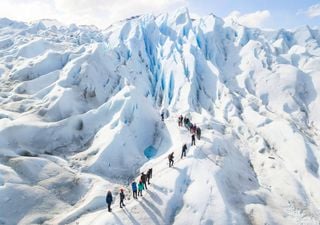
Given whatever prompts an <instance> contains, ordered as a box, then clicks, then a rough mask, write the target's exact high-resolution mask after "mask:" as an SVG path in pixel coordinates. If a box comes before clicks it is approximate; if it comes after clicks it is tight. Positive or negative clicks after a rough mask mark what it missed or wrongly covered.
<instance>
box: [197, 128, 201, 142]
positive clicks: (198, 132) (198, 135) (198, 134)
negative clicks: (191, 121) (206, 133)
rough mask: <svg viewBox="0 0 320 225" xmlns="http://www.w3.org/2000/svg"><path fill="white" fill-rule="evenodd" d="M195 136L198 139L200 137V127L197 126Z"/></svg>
mask: <svg viewBox="0 0 320 225" xmlns="http://www.w3.org/2000/svg"><path fill="white" fill-rule="evenodd" d="M197 138H198V140H200V138H201V129H200V127H197Z"/></svg>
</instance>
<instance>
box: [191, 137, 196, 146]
mask: <svg viewBox="0 0 320 225" xmlns="http://www.w3.org/2000/svg"><path fill="white" fill-rule="evenodd" d="M192 145H196V137H195V134H192V135H191V146H192Z"/></svg>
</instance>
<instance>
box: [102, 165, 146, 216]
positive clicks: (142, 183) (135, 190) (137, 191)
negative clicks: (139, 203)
mask: <svg viewBox="0 0 320 225" xmlns="http://www.w3.org/2000/svg"><path fill="white" fill-rule="evenodd" d="M151 178H152V168H150V169H148V171H147V173H144V172H142V173H141V176H140V180H139V182H138V184H137V182H136V181H132V183H131V189H132V197H133V198H134V199H138V196H141V197H142V191H143V190H144V189H146V190H148V187H147V184H148V185H149V184H150V179H151ZM124 200H125V194H124V191H123V189H122V188H121V189H120V208H122V207H124V206H126V205H125V204H124ZM112 201H113V197H112V193H111V191H108V192H107V196H106V202H107V205H108V211H109V212H111V211H112V209H111V203H112Z"/></svg>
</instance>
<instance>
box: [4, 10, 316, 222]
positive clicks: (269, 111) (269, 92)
mask: <svg viewBox="0 0 320 225" xmlns="http://www.w3.org/2000/svg"><path fill="white" fill-rule="evenodd" d="M319 43H320V30H318V29H315V28H310V27H308V26H303V27H300V28H298V29H295V30H284V29H281V30H262V29H258V28H247V27H244V26H242V25H241V24H239V23H237V22H236V21H233V20H225V21H224V20H223V19H221V18H219V17H216V16H215V15H213V14H211V15H208V16H206V17H204V18H199V19H192V18H191V17H190V15H189V12H188V9H180V10H177V11H176V12H175V13H172V14H161V15H159V16H154V15H141V16H136V17H132V18H130V19H126V20H122V21H120V22H118V23H115V24H113V25H112V26H110V27H108V28H107V29H105V30H99V29H98V28H96V27H94V26H77V25H74V24H73V25H70V26H66V25H63V24H61V23H59V22H58V21H51V20H43V21H41V20H40V21H36V22H34V23H23V22H16V21H11V20H9V19H6V18H3V19H0V56H1V57H0V224H6V225H7V224H8V225H11V224H83V225H85V224H88V225H89V224H90V225H92V224H158V225H162V224H177V225H180V224H181V225H185V224H203V225H213V224H221V225H225V224H226V225H229V224H237V225H247V224H257V225H258V224H268V225H278V224H282V225H288V224H305V225H313V224H314V225H316V224H319V221H320V192H319V187H320V179H319V176H320V172H319V162H320V152H319V144H320V138H319V135H320V119H319V118H320V117H319V116H318V112H319V111H320V93H319V90H320V48H319V47H320V45H319ZM161 112H164V115H165V119H164V121H161V117H160V114H161ZM180 114H182V115H184V116H188V117H189V118H190V119H191V121H192V123H195V124H196V125H197V126H199V127H200V128H201V130H202V138H201V140H196V146H190V143H191V136H190V132H189V131H188V130H187V129H186V128H185V127H178V123H177V120H178V116H179V115H180ZM184 143H187V145H188V150H187V157H186V158H184V159H180V155H181V148H182V145H183V144H184ZM170 152H174V155H175V164H174V167H172V168H169V167H168V160H167V155H168V154H169V153H170ZM149 168H153V178H152V179H151V185H150V186H149V188H148V190H147V191H144V192H143V197H142V198H141V197H139V198H138V200H135V199H133V198H132V197H131V195H132V192H131V190H130V182H131V181H132V180H136V181H138V180H139V176H140V173H141V172H146V171H147V170H148V169H149ZM120 188H124V189H125V193H126V195H127V199H126V200H125V203H126V207H125V209H120V208H119V195H118V194H119V190H120ZM107 190H111V191H112V193H113V196H114V204H113V205H112V208H113V211H112V213H108V212H107V209H106V203H105V196H106V192H107Z"/></svg>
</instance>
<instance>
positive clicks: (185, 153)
mask: <svg viewBox="0 0 320 225" xmlns="http://www.w3.org/2000/svg"><path fill="white" fill-rule="evenodd" d="M183 156H184V157H186V156H187V144H184V145H183V146H182V152H181V159H182V158H183Z"/></svg>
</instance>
